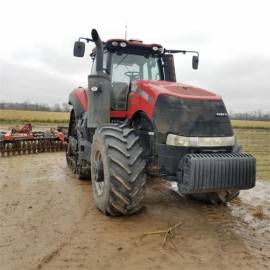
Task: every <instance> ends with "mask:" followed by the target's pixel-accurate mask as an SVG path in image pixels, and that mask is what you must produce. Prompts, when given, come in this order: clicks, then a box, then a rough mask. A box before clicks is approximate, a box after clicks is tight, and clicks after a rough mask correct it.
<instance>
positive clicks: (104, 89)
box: [87, 29, 111, 128]
mask: <svg viewBox="0 0 270 270" xmlns="http://www.w3.org/2000/svg"><path fill="white" fill-rule="evenodd" d="M92 39H93V41H94V42H95V45H96V66H95V67H94V68H95V70H94V71H93V74H90V75H89V76H88V117H87V119H88V120H87V127H88V128H97V127H99V126H100V125H103V124H108V123H110V107H111V105H110V104H111V100H110V93H111V84H110V77H109V75H108V74H106V73H104V72H103V47H102V41H101V39H100V37H99V35H98V33H97V31H96V30H95V29H93V30H92Z"/></svg>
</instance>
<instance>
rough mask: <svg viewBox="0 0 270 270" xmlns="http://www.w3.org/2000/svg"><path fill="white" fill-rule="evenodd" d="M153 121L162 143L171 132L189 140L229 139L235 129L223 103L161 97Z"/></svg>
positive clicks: (219, 101)
mask: <svg viewBox="0 0 270 270" xmlns="http://www.w3.org/2000/svg"><path fill="white" fill-rule="evenodd" d="M153 122H154V125H155V127H156V129H157V132H158V135H159V138H160V142H162V143H164V142H165V141H166V136H167V134H168V133H171V134H176V135H181V136H187V137H230V136H232V135H233V130H232V127H231V124H230V119H229V117H228V116H227V111H226V108H225V106H224V104H223V102H222V101H221V100H211V101H209V100H185V99H179V98H176V97H173V96H165V95H161V96H159V98H158V100H157V102H156V104H155V110H154V114H153Z"/></svg>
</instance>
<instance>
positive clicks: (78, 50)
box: [73, 41, 85, 57]
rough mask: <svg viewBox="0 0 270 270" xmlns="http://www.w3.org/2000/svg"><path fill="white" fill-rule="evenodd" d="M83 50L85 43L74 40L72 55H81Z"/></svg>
mask: <svg viewBox="0 0 270 270" xmlns="http://www.w3.org/2000/svg"><path fill="white" fill-rule="evenodd" d="M84 51H85V43H84V42H81V41H76V42H75V43H74V49H73V55H74V56H77V57H83V56H84Z"/></svg>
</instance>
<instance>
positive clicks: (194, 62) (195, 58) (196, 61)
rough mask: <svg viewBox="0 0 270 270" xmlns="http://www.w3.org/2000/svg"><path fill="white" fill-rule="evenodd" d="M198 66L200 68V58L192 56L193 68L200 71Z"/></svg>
mask: <svg viewBox="0 0 270 270" xmlns="http://www.w3.org/2000/svg"><path fill="white" fill-rule="evenodd" d="M198 66H199V56H197V55H193V56H192V68H193V69H198Z"/></svg>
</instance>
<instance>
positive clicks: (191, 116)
mask: <svg viewBox="0 0 270 270" xmlns="http://www.w3.org/2000/svg"><path fill="white" fill-rule="evenodd" d="M91 35H92V38H91V39H90V38H79V41H76V42H75V46H74V51H73V52H74V55H75V56H77V57H82V56H83V55H84V50H85V44H84V43H83V42H82V41H81V40H85V41H86V42H94V44H95V47H94V49H93V51H92V53H91V57H92V59H93V65H92V70H91V74H90V75H89V76H88V89H84V88H81V87H79V88H77V89H75V90H74V91H73V92H72V93H71V94H70V96H69V103H70V104H71V105H72V107H73V108H72V110H71V114H70V123H69V136H68V146H67V153H66V158H67V162H68V164H69V166H70V167H71V168H72V169H73V171H74V173H76V174H77V175H78V177H79V178H80V179H85V178H86V179H91V181H92V187H93V197H94V202H95V204H96V206H97V208H98V209H100V210H101V211H102V212H104V213H105V214H108V215H112V216H116V215H128V214H132V213H135V212H137V211H139V210H140V209H141V208H142V206H143V198H144V191H145V183H146V175H147V174H151V175H156V176H160V177H162V178H163V179H166V180H168V181H175V182H177V184H178V192H179V194H180V195H181V196H185V195H189V196H191V197H195V198H197V199H201V200H204V201H210V202H212V203H226V202H228V201H230V200H232V199H233V198H235V197H236V196H238V194H239V190H244V189H250V188H252V187H254V186H255V182H256V160H255V158H254V157H253V156H252V155H250V154H246V153H242V148H241V146H240V145H239V144H238V143H237V141H236V138H235V135H234V132H233V129H232V126H231V122H230V118H229V116H228V113H227V110H226V107H225V105H224V103H223V101H222V98H221V97H220V96H218V95H216V94H214V93H212V92H209V91H207V90H204V89H201V88H197V87H192V86H189V85H184V84H181V83H177V82H176V75H175V67H174V54H175V53H183V54H186V53H192V54H193V57H192V67H193V69H197V68H198V63H199V53H198V52H196V51H186V50H167V49H165V48H163V47H162V46H161V45H159V44H155V43H154V44H144V43H143V42H142V41H139V40H125V39H110V40H108V41H106V42H102V41H101V39H100V37H99V35H98V33H97V31H96V30H95V29H93V30H92V33H91Z"/></svg>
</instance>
